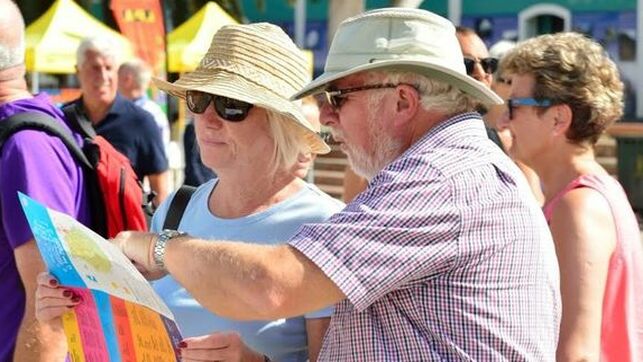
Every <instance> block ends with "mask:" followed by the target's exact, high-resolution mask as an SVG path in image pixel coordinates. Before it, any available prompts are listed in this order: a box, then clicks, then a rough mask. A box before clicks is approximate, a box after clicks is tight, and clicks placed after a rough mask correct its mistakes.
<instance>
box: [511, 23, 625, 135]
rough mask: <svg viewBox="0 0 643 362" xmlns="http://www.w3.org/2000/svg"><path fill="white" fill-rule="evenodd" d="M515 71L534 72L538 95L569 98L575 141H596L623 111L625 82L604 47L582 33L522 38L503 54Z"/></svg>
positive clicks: (556, 101) (570, 132) (558, 101)
mask: <svg viewBox="0 0 643 362" xmlns="http://www.w3.org/2000/svg"><path fill="white" fill-rule="evenodd" d="M501 68H502V69H503V71H504V72H507V73H510V74H519V75H523V74H529V75H532V76H533V77H534V80H535V82H534V89H533V97H534V98H536V99H540V100H542V99H545V98H547V99H550V100H551V101H552V102H553V103H554V104H561V103H562V104H567V105H569V107H570V108H571V109H572V113H573V116H572V123H571V126H570V127H569V129H568V130H567V134H566V136H567V138H568V139H569V140H570V141H571V142H573V143H582V142H585V141H589V142H590V143H591V144H594V143H596V141H597V140H598V138H599V137H600V135H601V133H603V131H604V130H605V129H606V128H607V127H608V126H609V125H610V124H612V123H613V122H615V121H616V120H618V119H619V118H621V116H622V115H623V82H621V80H620V77H619V73H618V69H617V68H616V65H615V64H614V62H613V61H612V60H610V59H609V56H608V55H607V53H606V52H605V50H604V49H603V47H602V46H601V45H600V44H598V43H597V42H595V41H593V40H591V39H588V38H586V37H585V36H583V35H581V34H578V33H558V34H551V35H541V36H539V37H536V38H532V39H529V40H526V41H524V42H522V43H519V44H518V45H517V46H516V48H514V49H513V50H511V51H510V52H509V53H508V54H507V55H506V56H505V57H504V58H503V60H502V64H501Z"/></svg>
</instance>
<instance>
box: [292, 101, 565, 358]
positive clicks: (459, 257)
mask: <svg viewBox="0 0 643 362" xmlns="http://www.w3.org/2000/svg"><path fill="white" fill-rule="evenodd" d="M290 245H291V246H293V247H295V248H296V249H298V250H299V251H301V252H302V253H303V254H305V255H306V256H307V257H308V258H309V259H310V260H312V261H313V262H314V263H315V264H316V265H317V266H318V267H319V268H321V270H322V271H323V272H324V273H325V274H326V275H327V276H328V277H329V278H330V279H331V280H332V281H333V282H334V283H335V284H336V285H337V286H338V287H339V288H340V289H341V290H342V291H343V292H344V294H345V295H346V297H347V299H345V300H344V301H342V302H340V303H339V304H338V305H337V306H336V310H335V314H334V315H333V317H332V319H331V324H330V327H329V330H328V332H327V334H326V336H325V338H324V343H323V347H322V351H321V355H320V360H321V361H438V360H449V361H452V360H460V361H472V360H476V361H498V360H509V361H521V360H525V361H553V360H554V359H555V352H556V344H557V341H558V327H559V323H560V311H561V307H560V295H559V292H558V285H559V284H558V283H559V275H558V264H557V261H556V255H555V251H554V246H553V242H552V239H551V235H550V233H549V229H548V227H547V224H546V222H545V220H544V217H543V214H542V211H541V210H540V208H539V207H538V206H537V205H536V203H535V201H534V200H533V197H532V196H531V194H530V191H529V189H528V186H527V183H526V181H525V180H524V177H523V176H522V174H521V173H520V171H519V170H518V168H517V167H516V166H515V165H514V164H513V162H512V161H511V160H510V159H509V158H507V157H506V156H505V155H504V154H503V153H502V151H501V150H500V149H499V148H498V147H497V146H496V145H494V144H493V143H492V142H491V141H489V140H488V139H487V136H486V132H485V129H484V126H483V123H482V120H481V119H480V117H479V116H478V115H477V114H475V113H467V114H462V115H459V116H456V117H454V118H451V119H450V120H447V121H445V122H443V123H441V124H440V125H438V126H436V127H435V128H433V129H432V130H430V131H429V132H428V133H427V134H426V135H425V136H424V137H423V138H422V139H421V140H419V141H418V142H416V143H415V144H414V145H413V146H412V147H411V148H409V149H408V150H407V151H406V152H405V153H404V154H403V155H401V156H400V157H399V158H398V159H396V160H395V161H394V162H392V163H391V164H390V165H388V166H387V167H386V168H385V169H384V170H382V171H381V172H380V173H379V174H378V175H376V177H375V178H374V179H373V180H372V181H371V183H370V184H369V187H368V189H367V190H366V191H365V192H363V193H362V194H361V195H359V196H358V197H357V199H356V200H355V201H354V202H352V203H351V204H349V205H348V206H347V207H346V208H345V209H344V210H342V211H341V212H340V213H338V214H336V215H334V216H332V217H331V218H330V220H329V221H328V222H327V223H323V224H309V225H304V226H303V227H302V228H301V229H300V230H299V232H298V233H297V234H296V235H295V236H294V237H293V239H291V241H290Z"/></svg>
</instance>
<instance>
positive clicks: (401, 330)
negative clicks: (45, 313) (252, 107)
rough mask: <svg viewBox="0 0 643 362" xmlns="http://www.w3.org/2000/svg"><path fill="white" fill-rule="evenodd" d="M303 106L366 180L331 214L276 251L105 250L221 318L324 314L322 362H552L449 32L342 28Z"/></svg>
mask: <svg viewBox="0 0 643 362" xmlns="http://www.w3.org/2000/svg"><path fill="white" fill-rule="evenodd" d="M307 95H318V96H317V98H318V102H319V103H320V106H321V122H322V123H323V124H324V125H326V126H328V127H330V128H331V130H332V133H333V136H334V138H335V140H336V141H337V142H339V143H340V144H341V148H342V149H343V150H344V151H345V152H346V154H347V155H348V158H349V160H350V163H351V166H352V167H353V169H354V170H356V172H358V173H359V174H361V175H362V176H364V177H366V178H367V179H369V186H368V188H367V189H366V190H365V191H364V192H363V193H361V194H360V195H359V196H358V197H357V198H356V199H355V200H354V201H353V202H352V203H350V204H349V205H347V206H346V208H345V209H344V210H342V211H341V212H339V213H337V214H335V215H334V216H332V217H331V218H330V220H328V221H327V222H324V223H316V224H307V225H304V226H303V227H302V228H301V229H299V231H298V232H297V233H296V234H295V236H294V237H293V238H292V239H290V240H289V241H288V243H287V244H285V245H282V246H274V247H273V246H266V247H263V246H261V247H260V246H257V245H251V244H245V243H238V242H228V241H212V240H210V241H206V240H199V239H196V238H193V237H190V236H186V235H183V236H178V237H176V238H172V239H170V240H167V238H163V239H162V240H161V241H159V238H158V237H157V236H156V235H154V234H145V233H123V234H121V235H119V236H118V237H117V238H116V239H115V241H114V242H115V243H116V244H117V245H119V246H120V247H121V249H122V250H123V251H124V253H125V254H127V256H128V257H130V258H131V259H133V260H135V261H136V262H137V263H138V264H140V265H141V266H142V267H144V268H146V269H147V270H149V271H152V272H161V271H162V272H167V273H170V274H171V275H172V276H173V277H174V278H175V279H176V280H177V281H178V282H179V283H181V284H182V285H183V286H184V287H185V288H186V289H187V290H189V291H190V292H191V293H192V294H193V296H194V297H195V298H196V299H197V300H199V301H200V302H201V303H202V304H203V305H204V306H206V308H209V309H211V310H213V311H215V312H216V313H218V314H220V315H224V316H228V317H230V318H237V319H275V318H280V317H288V316H294V315H301V314H304V313H306V312H308V311H312V310H316V309H320V308H322V307H324V306H327V305H330V304H336V307H335V313H334V314H333V316H332V319H331V324H330V327H329V329H328V331H327V333H326V336H325V338H324V344H323V346H322V350H321V353H320V356H319V359H320V360H323V361H353V360H359V361H429V360H484V361H488V360H512V361H514V360H554V359H555V350H556V341H557V338H558V326H559V322H560V295H559V292H558V285H559V275H558V265H557V262H556V255H555V251H554V247H553V243H552V240H551V236H550V234H549V231H548V229H547V224H546V223H545V220H544V218H543V215H542V212H541V211H540V209H539V207H538V206H537V205H536V204H535V202H534V201H533V197H532V196H531V195H530V191H529V187H528V186H527V184H526V182H525V180H524V177H523V176H522V175H521V173H520V171H519V170H518V168H517V167H516V166H515V165H514V164H513V162H512V161H511V160H510V159H509V158H507V157H506V156H505V155H504V154H503V152H502V151H501V150H500V149H499V148H498V147H497V146H495V145H494V144H493V143H492V142H491V141H490V140H489V139H488V138H487V136H486V133H485V129H484V124H483V121H482V119H481V118H480V116H479V115H478V114H477V113H475V112H473V110H475V109H476V107H477V106H478V105H479V104H480V103H484V104H498V103H501V102H502V101H501V99H500V98H499V97H498V96H496V95H495V94H494V93H493V92H491V91H490V90H489V89H488V88H487V87H486V86H485V85H484V84H482V83H480V82H479V81H477V80H475V79H473V78H471V77H469V76H467V74H466V71H465V66H464V63H463V61H462V52H461V51H460V46H459V44H458V41H457V39H456V36H455V29H454V27H453V25H452V24H451V23H450V22H449V21H447V20H445V19H443V18H441V17H439V16H437V15H434V14H432V13H430V12H427V11H423V10H411V9H399V8H396V9H380V10H374V11H369V12H366V13H364V14H361V15H358V16H356V17H354V18H351V19H348V20H346V21H345V22H343V23H342V25H341V26H340V28H339V30H338V31H337V34H336V36H335V38H334V40H333V43H332V45H331V48H330V51H329V54H328V59H327V61H326V67H325V71H324V73H323V74H322V75H321V76H320V77H318V78H317V79H315V80H314V81H312V82H311V83H310V84H308V85H307V86H306V87H305V88H304V89H302V90H301V91H299V92H298V93H296V94H295V95H294V96H293V99H299V98H302V97H305V96H307ZM199 275H201V276H205V275H207V276H208V277H207V278H203V277H202V278H198V277H195V276H199Z"/></svg>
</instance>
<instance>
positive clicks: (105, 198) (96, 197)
mask: <svg viewBox="0 0 643 362" xmlns="http://www.w3.org/2000/svg"><path fill="white" fill-rule="evenodd" d="M63 112H64V113H65V117H66V118H67V121H68V122H69V124H70V125H71V127H72V128H75V129H76V130H77V131H78V132H80V133H81V135H83V137H84V142H83V146H82V148H81V147H80V146H79V145H78V144H77V143H76V141H75V140H74V138H73V137H72V135H71V134H70V133H69V132H68V131H67V130H66V129H65V128H64V127H63V126H62V125H61V124H60V123H59V122H58V121H56V120H55V119H53V118H52V117H50V116H48V115H46V114H44V113H41V112H24V113H19V114H16V115H14V116H11V117H9V118H7V119H4V120H2V121H0V148H1V147H2V145H3V144H4V142H5V141H6V140H7V139H8V138H9V137H10V136H11V135H12V134H14V133H15V132H18V131H20V130H22V129H36V130H40V131H44V132H47V133H48V134H50V135H52V136H55V137H58V138H60V139H61V140H62V142H63V143H64V144H65V146H67V149H68V150H69V152H70V153H71V154H72V155H73V157H74V158H75V159H76V160H77V162H79V163H80V164H81V165H82V166H83V170H84V176H85V189H86V192H87V194H88V197H89V203H90V209H91V216H92V225H91V229H92V230H94V231H95V232H96V233H98V234H100V235H101V236H103V237H106V238H112V237H114V236H116V234H118V233H119V232H121V231H124V230H139V231H147V219H146V216H145V210H147V209H148V208H149V205H150V201H151V198H150V197H147V195H144V192H143V188H142V186H141V182H140V181H139V180H138V178H137V176H136V173H135V172H134V170H133V169H132V165H131V164H130V162H129V159H127V157H125V156H124V155H123V154H122V153H120V152H118V151H117V150H116V149H115V148H114V147H113V146H112V145H111V144H110V143H109V142H108V141H107V140H106V139H105V138H103V137H101V136H97V135H96V132H95V131H94V129H93V127H92V126H91V123H89V121H88V120H87V119H86V117H85V116H84V114H83V113H81V111H80V110H78V109H77V108H76V106H75V105H74V104H70V105H67V106H65V107H64V108H63Z"/></svg>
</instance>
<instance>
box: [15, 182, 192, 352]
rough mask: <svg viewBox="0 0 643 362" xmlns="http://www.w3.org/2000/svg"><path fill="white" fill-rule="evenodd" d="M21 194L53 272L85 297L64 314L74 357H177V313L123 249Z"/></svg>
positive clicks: (64, 322) (60, 280) (66, 331)
mask: <svg viewBox="0 0 643 362" xmlns="http://www.w3.org/2000/svg"><path fill="white" fill-rule="evenodd" d="M18 196H19V198H20V202H21V204H22V208H23V210H24V212H25V215H26V216H27V220H28V222H29V226H30V227H31V230H32V232H33V234H34V237H35V239H36V243H37V244H38V248H39V249H40V252H41V254H42V256H43V259H44V261H45V264H46V265H47V268H48V270H49V272H50V273H51V274H52V275H54V276H55V277H56V278H57V279H58V281H59V282H60V284H61V285H64V286H65V287H66V288H67V289H71V290H73V291H74V293H76V295H79V296H80V297H81V298H82V303H80V304H79V305H78V306H77V307H75V308H73V309H72V310H70V311H69V312H67V313H65V314H64V315H63V318H62V319H63V327H64V329H65V334H66V336H67V344H68V346H69V357H70V360H71V361H74V362H85V361H87V362H102V361H105V362H107V361H122V362H135V361H141V362H142V361H159V362H161V361H163V362H165V361H168V362H174V361H178V360H179V355H178V352H177V351H178V343H179V342H180V341H181V335H180V333H179V330H178V328H177V326H176V323H175V322H174V316H173V315H172V313H171V312H170V310H169V309H168V308H167V306H166V305H165V304H164V303H163V301H162V300H161V299H160V298H159V297H158V295H156V293H154V290H153V289H152V287H151V286H150V284H149V283H148V282H147V280H145V278H144V277H143V276H142V275H141V274H140V273H139V272H138V271H137V270H136V268H135V267H134V266H133V265H132V264H131V262H130V261H129V260H128V259H127V258H126V257H125V256H124V255H123V254H122V253H121V251H120V250H119V249H118V248H117V247H115V246H114V245H112V244H111V243H110V242H108V241H107V240H105V239H103V238H102V237H100V236H99V235H98V234H96V233H94V232H93V231H91V230H90V229H88V228H86V227H85V226H83V225H82V224H80V223H79V222H77V221H76V220H74V219H73V218H72V217H70V216H68V215H65V214H62V213H60V212H56V211H54V210H50V209H47V208H46V207H44V206H43V205H42V204H40V203H38V202H37V201H35V200H33V199H31V198H30V197H28V196H26V195H24V194H22V193H19V195H18Z"/></svg>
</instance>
